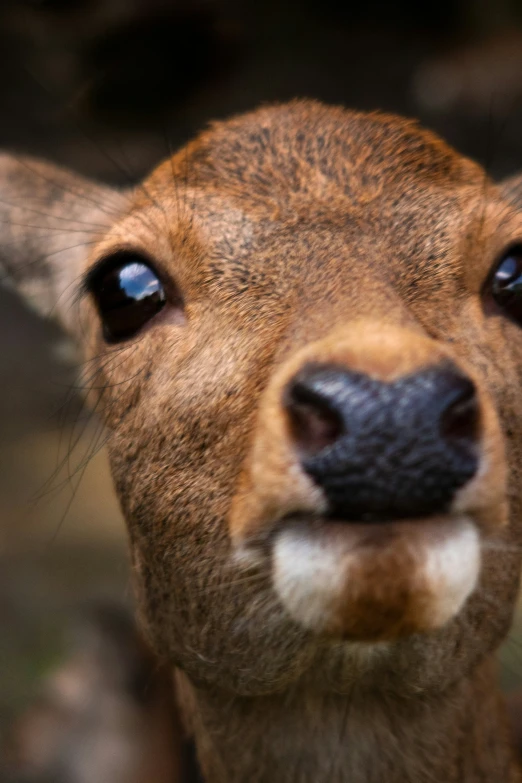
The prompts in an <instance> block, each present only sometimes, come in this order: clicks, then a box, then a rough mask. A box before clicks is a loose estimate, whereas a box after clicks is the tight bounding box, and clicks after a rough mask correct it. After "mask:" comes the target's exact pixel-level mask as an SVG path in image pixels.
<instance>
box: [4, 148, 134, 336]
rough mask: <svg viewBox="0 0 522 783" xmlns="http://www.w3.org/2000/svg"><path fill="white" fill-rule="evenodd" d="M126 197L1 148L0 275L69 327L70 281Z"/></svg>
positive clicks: (71, 311) (72, 288) (71, 328)
mask: <svg viewBox="0 0 522 783" xmlns="http://www.w3.org/2000/svg"><path fill="white" fill-rule="evenodd" d="M125 202H126V197H125V195H124V194H123V193H120V192H119V191H117V190H114V189H112V188H110V187H108V186H106V185H101V184H98V183H95V182H91V181H89V180H87V179H85V178H83V177H81V176H79V175H77V174H73V173H72V172H70V171H67V170H66V169H64V168H61V167H59V166H56V165H53V164H50V163H45V162H43V161H40V160H36V159H34V158H30V157H18V156H15V155H10V154H0V282H2V283H4V284H7V285H10V286H12V287H14V288H15V289H16V290H17V291H18V292H19V293H20V295H21V296H22V297H23V298H24V299H25V300H26V301H27V302H28V304H30V305H31V306H32V307H34V308H36V309H37V310H38V311H39V312H40V313H41V314H43V315H45V316H50V315H52V316H53V317H56V318H57V319H58V320H59V321H61V323H62V325H63V326H64V327H65V328H66V329H67V330H69V331H71V332H74V326H75V323H74V322H75V312H74V308H73V307H71V301H72V300H73V299H74V293H75V291H76V286H75V282H76V281H77V280H78V277H79V275H81V273H82V270H83V267H84V264H85V261H86V258H87V255H88V253H89V250H90V248H91V247H93V246H94V245H95V244H96V243H97V242H98V241H99V240H100V239H101V238H102V237H103V236H104V234H105V233H106V232H107V230H108V229H109V228H110V226H111V225H113V224H114V223H115V222H116V220H118V218H119V217H120V216H121V214H122V212H123V209H124V205H125Z"/></svg>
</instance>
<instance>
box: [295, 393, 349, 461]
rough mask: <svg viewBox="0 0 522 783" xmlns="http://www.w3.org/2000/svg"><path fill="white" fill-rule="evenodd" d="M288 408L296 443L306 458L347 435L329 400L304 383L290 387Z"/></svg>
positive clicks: (338, 415)
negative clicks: (344, 434) (344, 433)
mask: <svg viewBox="0 0 522 783" xmlns="http://www.w3.org/2000/svg"><path fill="white" fill-rule="evenodd" d="M285 407H286V410H287V411H288V414H289V420H290V428H291V432H292V438H293V441H294V443H295V445H296V446H297V448H298V449H299V451H300V452H301V454H302V455H303V456H313V455H314V454H317V453H319V452H320V451H322V450H323V449H325V448H326V447H327V446H331V445H332V444H333V443H335V441H336V440H337V439H338V438H339V437H340V436H341V435H342V434H343V432H344V426H343V421H342V418H341V416H340V414H339V413H337V412H336V411H335V410H334V409H333V407H332V405H331V402H330V400H329V399H328V398H326V397H325V396H323V395H322V394H321V393H320V392H319V391H317V390H316V389H314V388H313V386H312V385H309V384H307V382H306V381H305V380H302V381H300V380H295V381H294V382H293V383H292V384H291V385H290V386H289V387H288V388H287V390H286V394H285Z"/></svg>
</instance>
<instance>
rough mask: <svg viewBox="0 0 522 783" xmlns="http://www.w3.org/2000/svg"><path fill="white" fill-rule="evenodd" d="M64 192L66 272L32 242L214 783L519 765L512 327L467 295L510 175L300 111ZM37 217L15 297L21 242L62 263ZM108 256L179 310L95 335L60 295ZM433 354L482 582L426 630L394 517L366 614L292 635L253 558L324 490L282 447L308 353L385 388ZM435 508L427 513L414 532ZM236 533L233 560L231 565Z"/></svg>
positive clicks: (15, 168)
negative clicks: (468, 465) (243, 557)
mask: <svg viewBox="0 0 522 783" xmlns="http://www.w3.org/2000/svg"><path fill="white" fill-rule="evenodd" d="M3 166H4V170H5V169H9V171H10V172H11V173H10V176H9V177H8V178H7V179H6V181H5V189H4V190H5V199H4V196H3V195H2V198H3V199H4V201H6V202H11V203H12V202H13V201H14V199H15V198H17V197H18V194H19V193H20V192H22V193H24V192H25V191H26V190H27V188H28V187H29V185H28V183H30V187H32V188H34V189H35V190H36V191H37V192H39V193H40V194H41V196H42V197H43V198H45V194H46V193H47V191H48V187H49V186H48V184H46V183H45V181H43V180H42V179H41V178H40V179H39V178H38V176H36V177H35V176H31V173H30V171H28V170H27V168H24V167H23V165H22V164H19V163H17V162H16V161H12V160H9V159H7V160H5V161H4V163H3ZM60 176H62V174H61V175H60ZM63 176H65V175H63ZM70 182H71V183H73V184H72V185H70V186H69V188H70V189H71V188H73V189H74V190H78V188H79V189H80V191H81V192H82V193H83V192H88V193H91V192H95V193H98V195H97V197H96V199H95V201H96V202H97V204H93V203H90V204H89V205H87V204H85V203H83V204H82V202H81V200H80V201H78V199H76V200H75V199H74V198H72V197H71V196H70V195H69V196H66V195H62V196H59V197H58V201H56V202H53V203H56V204H57V206H56V209H57V212H56V213H55V214H60V216H61V218H62V220H63V219H65V218H68V219H69V218H71V219H75V218H76V219H78V218H77V215H78V210H79V211H80V212H81V209H82V207H83V208H85V215H86V217H85V220H86V221H92V222H93V223H95V224H96V225H93V226H92V231H93V235H92V237H93V241H95V240H96V241H97V244H94V246H93V247H92V248H91V249H90V250H89V249H88V248H86V249H85V251H84V253H83V257H82V258H77V257H74V258H72V257H71V259H70V261H69V263H68V266H67V273H66V274H65V272H64V266H63V262H62V263H61V264H59V263H58V264H57V263H54V262H55V261H56V260H57V259H56V257H55V258H54V259H53V258H52V257H50V262H46V264H45V265H44V267H43V268H44V270H45V271H44V273H43V274H42V279H43V280H45V279H48V281H49V282H48V290H49V291H50V292H51V298H54V299H53V300H54V301H57V305H56V311H57V312H58V315H59V316H60V317H61V318H62V320H63V321H65V322H67V324H68V326H69V328H70V329H71V331H72V332H73V333H75V334H76V336H77V337H78V339H79V340H80V341H81V342H82V344H83V346H84V349H85V352H86V356H87V358H88V359H89V360H90V362H91V366H90V370H89V372H88V373H86V385H88V386H90V387H92V386H94V387H96V388H94V389H92V388H91V390H90V391H89V398H90V401H91V404H93V405H94V406H95V407H96V408H97V409H98V410H100V411H101V414H102V416H103V418H104V421H105V423H106V426H107V428H108V431H109V433H110V439H109V453H110V459H111V468H112V473H113V476H114V481H115V485H116V489H117V492H118V495H119V498H120V501H121V504H122V508H123V510H124V513H125V516H126V519H127V522H128V529H129V536H130V545H131V555H132V563H133V571H134V581H135V587H136V594H137V596H138V599H139V605H140V616H141V618H142V622H143V625H144V627H145V628H146V629H147V633H148V636H149V639H150V641H151V643H152V645H153V647H154V649H155V651H156V653H157V655H158V656H159V657H161V658H162V659H163V660H165V661H167V662H168V663H170V665H171V666H172V667H173V669H174V670H175V671H176V681H177V683H178V689H179V693H180V699H181V703H182V707H183V711H184V715H185V720H186V723H187V725H188V726H189V727H190V728H191V730H192V731H193V733H194V735H195V737H196V742H197V746H198V752H199V757H200V761H201V764H202V767H203V770H204V773H205V776H206V779H207V780H208V781H209V783H216V782H217V781H220V782H221V781H223V783H225V782H226V783H240V782H241V783H243V782H244V781H246V780H248V781H251V782H252V783H254V782H255V783H261V782H264V781H266V782H267V783H268V781H278V783H284V781H301V782H302V783H306V782H307V781H309V782H310V783H312V782H313V783H317V782H318V781H325V782H326V781H346V782H348V781H349V782H350V783H371V781H375V782H376V783H377V781H379V783H381V782H382V781H385V782H386V783H393V782H394V781H397V783H398V782H399V781H400V782H401V783H403V782H404V783H406V782H407V781H410V783H422V781H426V783H427V782H428V781H433V780H437V781H448V783H451V781H455V783H457V781H458V782H459V783H461V782H463V781H465V782H466V783H478V782H479V781H486V780H487V781H500V780H502V781H506V782H507V781H516V780H519V779H520V778H519V773H518V771H517V770H516V769H515V767H514V763H513V759H512V754H511V750H510V747H509V740H508V735H507V732H506V731H505V729H504V717H503V707H502V705H501V704H500V701H499V697H498V695H497V693H496V686H495V680H494V671H493V666H492V662H491V656H492V654H493V652H494V651H495V649H496V648H497V647H498V645H499V644H500V642H501V640H502V639H503V638H504V636H505V634H506V632H507V630H508V628H509V625H510V622H511V618H512V612H513V604H514V600H515V597H516V594H517V588H518V582H519V571H520V554H521V549H520V545H521V540H520V538H521V537H520V533H521V527H520V525H521V523H520V519H521V515H520V512H521V501H522V494H521V489H520V487H521V486H522V482H521V479H522V476H521V467H522V455H521V454H520V449H521V445H522V415H521V413H520V404H519V395H520V392H519V389H520V384H521V381H522V340H521V336H520V331H519V328H518V327H517V326H516V325H514V324H513V323H511V322H509V321H508V320H507V319H506V318H504V317H503V316H501V315H499V314H495V313H490V312H488V311H487V310H486V309H485V308H484V306H483V303H482V301H481V298H480V291H481V289H482V286H483V283H484V281H485V280H486V278H487V276H488V273H489V271H490V269H491V268H492V266H493V264H494V263H495V260H496V259H497V258H498V257H499V255H500V254H501V253H502V251H503V250H504V249H505V248H506V247H507V246H509V245H510V244H511V243H513V242H514V241H515V240H520V238H521V237H522V215H521V214H520V212H519V211H518V208H517V204H516V201H517V199H518V196H517V194H518V192H519V191H518V188H517V184H516V183H513V182H511V183H510V185H509V188H508V189H507V190H506V198H504V196H503V194H502V190H501V189H499V188H497V187H496V186H495V185H494V184H493V183H491V182H490V181H489V180H488V178H487V176H486V174H485V173H484V172H483V171H482V169H481V168H480V167H479V166H477V165H476V164H474V163H472V162H471V161H469V160H467V159H465V158H463V157H462V156H460V155H458V154H457V153H456V152H455V151H453V150H452V149H450V148H449V147H447V146H446V145H445V144H444V143H443V142H442V141H440V140H439V139H438V138H436V137H435V136H434V135H432V134H431V133H429V132H427V131H424V130H422V129H420V128H419V127H418V126H417V124H415V123H413V122H410V121H406V120H402V119H398V118H396V117H390V116H386V115H380V114H371V115H365V114H358V113H354V112H347V111H345V110H343V109H339V108H329V107H325V106H322V105H320V104H317V103H313V102H308V101H304V102H294V103H291V104H289V105H286V106H280V107H268V108H263V109H260V110H259V111H257V112H253V113H251V114H248V115H245V116H243V117H238V118H234V119H232V120H230V121H228V122H225V123H216V124H215V125H213V126H212V127H211V129H210V130H208V131H206V132H205V133H203V134H202V135H201V136H200V137H199V138H198V139H197V140H196V141H194V142H193V143H191V144H189V145H188V146H187V147H186V148H185V149H184V150H182V151H181V152H179V153H178V154H177V155H175V156H174V157H173V158H172V159H171V160H169V161H167V162H166V163H164V164H162V165H161V166H160V167H159V168H158V169H157V170H156V171H155V172H153V174H152V175H151V176H150V178H149V179H148V180H147V181H146V183H145V184H144V186H142V187H138V188H137V189H136V191H135V192H134V193H127V194H124V195H123V196H121V195H118V196H115V195H114V194H112V193H108V191H106V190H103V189H100V190H99V191H97V190H95V186H90V185H88V184H86V183H83V182H81V181H79V180H75V179H73V178H72V177H71V180H70ZM91 187H92V188H93V190H92V191H91V190H90V189H89V188H91ZM84 189H86V191H85V190H84ZM0 206H1V208H2V210H3V211H5V220H6V222H9V221H10V222H25V223H31V221H30V220H28V219H27V217H28V215H25V216H24V218H25V219H24V221H22V220H20V221H14V218H13V211H12V209H11V207H9V206H7V205H4V204H3V202H2V205H0ZM47 211H49V208H48V209H47ZM107 212H110V213H111V215H113V218H114V219H113V220H111V221H109V222H110V223H111V226H110V228H109V229H108V230H104V229H103V226H104V225H105V224H106V222H107ZM115 213H117V214H115ZM17 214H18V213H15V215H17ZM40 219H41V220H42V221H43V223H45V224H46V225H47V228H48V231H47V232H45V231H41V232H36V230H35V229H29V228H26V229H25V230H24V231H17V229H15V228H14V227H11V228H9V226H6V227H5V231H4V232H3V233H2V243H1V247H0V263H1V262H2V261H4V263H5V261H7V260H8V259H10V260H9V265H8V264H6V266H8V268H9V267H10V268H11V270H12V276H13V277H14V278H15V280H16V282H17V283H18V285H19V286H20V287H21V289H22V291H27V290H29V289H30V288H31V286H32V285H33V282H32V281H33V280H34V275H33V274H32V272H31V267H30V266H29V267H27V268H24V266H23V263H22V262H23V260H24V259H25V261H27V260H31V259H32V256H31V253H32V252H33V248H34V247H35V246H38V247H39V249H40V252H41V253H42V255H44V254H46V253H50V252H55V249H54V247H55V246H54V245H53V244H51V239H50V237H52V227H53V226H56V222H54V223H53V222H52V220H50V219H47V222H46V218H43V217H42V218H40ZM43 223H42V224H43ZM76 227H77V228H78V230H79V231H80V234H81V230H80V229H81V227H79V226H76ZM84 230H85V237H84V239H85V240H88V239H89V238H90V235H89V234H88V231H87V229H84ZM90 230H91V229H89V231H90ZM80 234H78V236H80ZM13 237H14V239H15V240H16V241H17V258H16V261H17V264H16V266H14V263H13V259H12V258H11V257H10V255H9V252H10V251H9V247H10V246H9V242H12V241H13ZM98 240H99V241H98ZM78 241H79V240H78ZM71 244H72V243H71ZM62 247H65V245H64V246H62ZM122 248H129V249H133V250H137V251H141V252H144V253H145V254H146V255H148V256H149V257H151V258H153V259H154V263H155V264H156V265H157V267H158V269H160V270H162V271H163V274H164V276H165V277H166V278H167V279H168V280H169V281H170V282H169V285H170V286H171V288H172V290H174V289H175V290H176V291H179V292H181V295H182V298H183V303H184V307H183V313H180V312H179V310H178V311H174V310H173V309H170V310H169V309H166V310H164V311H163V312H162V314H161V315H160V316H159V317H158V318H157V319H155V321H154V322H151V323H150V324H149V325H148V326H147V327H146V328H145V329H144V331H143V333H142V334H141V335H140V336H139V338H136V339H133V340H130V341H129V342H128V343H123V344H122V345H117V346H107V345H105V344H104V341H103V337H102V333H101V329H100V324H99V320H98V318H97V316H96V314H95V311H94V307H93V305H92V303H91V302H90V301H89V298H88V297H85V296H84V297H82V298H80V299H79V300H78V310H77V311H76V310H75V309H74V308H73V310H72V311H71V309H70V304H69V303H68V302H65V301H64V299H66V297H64V299H60V298H59V294H60V292H63V291H65V290H66V287H67V285H71V286H72V287H73V288H74V285H73V283H74V280H75V279H76V278H77V277H78V276H81V275H82V274H83V273H84V272H85V271H86V270H87V269H88V268H89V267H90V266H91V265H92V264H94V263H95V262H96V261H97V260H98V259H99V258H101V257H102V256H103V255H106V254H108V253H111V252H113V251H114V250H116V249H122ZM59 257H60V256H59V255H58V260H59ZM37 268H39V267H37ZM54 270H57V271H54ZM64 278H67V280H64ZM441 357H444V358H449V359H451V360H452V362H453V363H454V364H455V365H456V366H457V367H459V368H461V369H462V371H463V372H465V373H467V374H468V375H470V377H472V378H473V380H474V381H475V384H476V386H477V389H478V395H479V404H480V415H481V447H482V463H481V469H480V470H479V474H478V475H477V477H476V478H475V479H473V480H472V481H471V482H469V484H468V486H466V487H465V488H464V489H463V490H461V492H460V493H459V496H458V497H457V498H456V500H455V503H454V509H453V512H454V513H457V512H458V513H461V514H464V513H465V514H466V515H468V516H471V518H472V519H473V521H474V524H475V525H476V527H477V529H478V530H479V533H480V537H481V542H482V569H481V576H480V584H479V586H478V588H477V589H476V590H475V591H474V593H473V595H472V596H471V597H470V599H469V600H468V601H467V602H466V604H465V605H464V607H463V609H462V610H461V611H459V612H458V613H457V615H456V616H455V617H454V618H453V619H452V620H451V621H450V622H448V623H447V624H445V625H444V626H443V627H435V628H434V627H433V623H431V622H430V615H429V612H427V611H426V606H427V604H426V600H427V599H426V595H425V594H424V593H423V585H422V575H419V574H418V573H416V571H415V568H411V569H410V568H409V562H410V561H409V559H408V558H409V557H410V554H411V551H412V549H411V547H412V546H413V544H412V540H413V539H414V537H415V535H421V534H420V533H418V534H416V533H414V532H412V528H411V527H410V528H408V525H406V526H405V527H403V528H401V527H400V525H401V524H403V523H390V528H389V530H390V531H392V532H391V533H390V536H391V541H392V543H391V544H390V545H389V548H386V547H387V543H386V540H383V538H382V537H381V538H379V540H378V541H369V542H367V547H366V550H365V552H366V554H365V555H364V557H361V570H360V581H358V583H357V589H358V591H359V597H360V602H359V603H357V601H359V599H357V600H356V601H355V603H353V600H355V599H353V598H350V597H349V596H347V598H346V601H347V603H346V604H341V605H340V606H338V607H337V608H336V609H335V612H334V614H332V618H333V620H332V623H331V626H330V628H329V629H328V631H329V635H328V634H327V635H324V634H322V633H321V634H314V633H312V632H310V631H308V630H305V629H304V628H302V627H300V626H299V625H298V624H296V623H295V622H294V621H293V620H292V619H291V618H290V617H289V615H288V614H287V613H286V611H285V610H284V609H283V607H282V606H281V603H280V602H279V601H278V599H277V596H276V594H275V592H274V590H273V588H272V579H271V562H270V557H269V556H268V555H267V552H269V551H270V536H271V534H272V531H273V528H274V524H276V523H279V522H280V521H281V519H282V518H283V517H285V516H286V515H288V514H289V513H294V512H298V513H299V514H300V515H301V517H305V518H306V519H304V520H303V525H309V524H311V525H312V526H313V524H315V522H314V520H317V516H318V515H319V516H320V515H321V513H323V512H324V501H323V499H322V498H321V495H320V491H319V490H318V489H317V488H316V487H315V486H313V485H312V483H311V481H310V480H309V479H308V478H307V477H306V475H305V474H304V473H303V472H302V470H301V469H300V467H299V464H298V462H297V460H296V457H295V454H294V453H293V451H292V448H291V440H290V437H289V430H288V424H287V421H286V418H285V415H284V412H283V410H282V407H281V392H282V389H283V388H284V385H285V383H286V382H287V381H288V379H289V378H290V377H292V374H293V373H294V372H295V370H296V369H298V368H299V367H301V366H302V364H303V362H305V361H308V360H310V359H314V360H318V361H328V360H332V359H334V360H335V361H336V362H340V363H342V364H343V366H347V367H348V368H350V369H359V370H362V371H364V372H365V373H368V374H370V375H372V376H374V377H377V378H380V379H384V380H387V379H393V378H395V377H400V376H401V375H404V374H405V373H408V372H410V371H412V370H415V369H418V368H421V367H425V366H428V365H430V364H433V363H434V362H436V361H438V360H439V359H440V358H441ZM92 365H94V367H93V366H92ZM93 369H94V370H95V377H96V383H94V384H93V383H92V374H93ZM87 375H88V376H89V379H87ZM453 512H452V513H453ZM448 520H451V516H450V517H448V518H447V519H445V520H443V521H441V526H440V527H437V524H436V519H435V518H432V519H431V522H430V523H429V524H430V525H431V534H432V535H441V534H442V533H441V530H442V528H443V527H444V525H446V526H447V525H448ZM411 524H413V523H411ZM419 524H420V523H419ZM423 530H424V528H423ZM427 530H428V527H426V529H425V530H424V533H422V535H425V534H426V535H428V533H426V531H427ZM316 533H317V530H316ZM323 533H324V535H328V534H329V533H328V530H326V532H324V530H323V532H321V529H320V531H319V535H323ZM334 534H335V535H337V536H338V535H343V534H342V533H341V534H340V532H339V529H338V528H336V529H335V531H334ZM355 534H356V533H355V532H354V533H353V535H355ZM347 535H348V534H347ZM350 535H352V533H350ZM245 546H246V547H247V548H249V547H250V548H253V549H256V557H257V560H256V564H255V567H254V568H253V570H252V571H249V570H248V569H246V570H245V564H244V563H241V562H239V563H238V562H237V561H235V560H234V558H233V557H231V554H233V552H234V551H236V550H237V548H238V547H245ZM368 552H369V553H370V554H368ZM263 553H264V554H263ZM348 608H349V609H350V611H348ZM383 618H384V619H383ZM332 634H333V638H332ZM344 636H350V638H351V641H350V642H345V641H343V640H342V637H344ZM372 639H379V640H380V641H379V643H378V644H373V645H369V641H370V640H372Z"/></svg>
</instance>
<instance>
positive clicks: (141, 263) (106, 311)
mask: <svg viewBox="0 0 522 783" xmlns="http://www.w3.org/2000/svg"><path fill="white" fill-rule="evenodd" d="M86 287H87V290H88V291H89V292H90V293H91V295H92V297H93V298H94V301H95V303H96V307H97V308H98V312H99V314H100V317H101V321H102V325H103V336H104V337H105V339H106V340H107V342H118V341H120V340H126V339H128V338H129V337H133V336H134V335H135V334H136V333H137V332H139V331H140V329H141V328H142V327H143V326H145V324H146V323H147V322H148V321H150V320H151V318H154V316H155V315H156V314H157V313H159V311H160V310H162V309H163V307H165V304H166V302H167V297H166V294H165V289H164V287H163V284H162V282H161V280H160V278H159V276H158V274H157V273H156V272H155V270H154V268H153V267H152V266H151V264H150V262H149V261H148V260H147V259H144V258H143V257H141V256H140V255H138V254H134V253H119V254H117V255H115V256H112V257H110V258H106V259H103V260H102V261H101V262H100V263H99V264H98V265H97V266H96V267H95V268H94V270H92V272H91V273H90V274H89V275H88V277H87V281H86Z"/></svg>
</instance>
